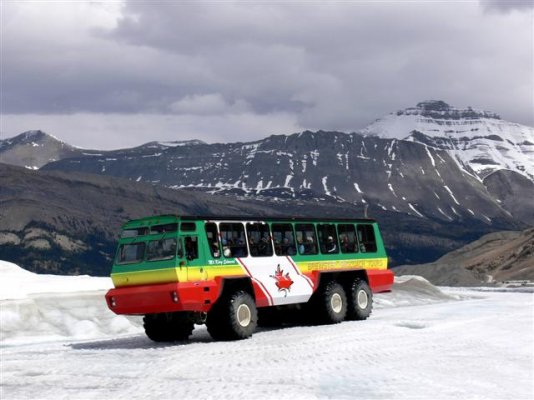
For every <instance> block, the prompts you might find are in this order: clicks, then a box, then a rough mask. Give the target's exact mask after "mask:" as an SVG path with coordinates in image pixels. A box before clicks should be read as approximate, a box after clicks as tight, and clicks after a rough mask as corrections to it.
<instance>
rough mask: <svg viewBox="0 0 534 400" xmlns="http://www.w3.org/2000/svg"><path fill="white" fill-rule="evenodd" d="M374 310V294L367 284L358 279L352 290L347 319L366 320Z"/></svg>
mask: <svg viewBox="0 0 534 400" xmlns="http://www.w3.org/2000/svg"><path fill="white" fill-rule="evenodd" d="M372 310H373V292H371V289H370V288H369V285H368V284H367V282H365V281H364V280H361V279H356V280H355V281H354V282H353V283H352V286H351V288H350V295H349V304H348V312H347V319H350V320H364V319H367V318H369V315H371V311H372Z"/></svg>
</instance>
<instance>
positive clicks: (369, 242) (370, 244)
mask: <svg viewBox="0 0 534 400" xmlns="http://www.w3.org/2000/svg"><path fill="white" fill-rule="evenodd" d="M357 232H358V242H360V251H361V252H362V253H375V252H376V239H375V231H374V230H373V225H370V224H358V228H357Z"/></svg>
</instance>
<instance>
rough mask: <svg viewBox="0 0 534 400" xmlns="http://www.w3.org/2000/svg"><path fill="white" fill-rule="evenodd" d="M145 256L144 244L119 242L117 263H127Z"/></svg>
mask: <svg viewBox="0 0 534 400" xmlns="http://www.w3.org/2000/svg"><path fill="white" fill-rule="evenodd" d="M144 256H145V244H144V243H133V244H121V245H120V246H119V251H118V253H117V260H116V262H117V264H129V263H137V262H140V261H143V257H144Z"/></svg>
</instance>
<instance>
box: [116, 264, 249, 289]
mask: <svg viewBox="0 0 534 400" xmlns="http://www.w3.org/2000/svg"><path fill="white" fill-rule="evenodd" d="M230 275H245V272H244V271H243V268H242V267H241V266H240V265H238V264H234V265H225V266H217V267H214V266H200V267H196V266H195V267H191V266H190V267H181V268H180V267H174V268H163V269H154V270H143V271H128V272H117V273H112V274H111V280H112V281H113V285H114V286H115V287H122V286H134V285H151V284H158V283H166V282H198V281H205V280H209V279H214V278H215V277H217V276H230Z"/></svg>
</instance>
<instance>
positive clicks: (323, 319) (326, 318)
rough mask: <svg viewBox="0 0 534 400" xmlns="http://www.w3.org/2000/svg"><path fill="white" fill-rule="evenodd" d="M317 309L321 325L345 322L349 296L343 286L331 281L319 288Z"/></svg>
mask: <svg viewBox="0 0 534 400" xmlns="http://www.w3.org/2000/svg"><path fill="white" fill-rule="evenodd" d="M315 307H317V317H318V322H319V323H322V324H337V323H338V322H341V321H343V320H344V319H345V316H346V315H347V296H346V294H345V290H344V289H343V286H341V285H340V284H339V283H337V282H336V281H331V282H328V283H327V284H326V285H325V286H324V287H322V288H319V292H318V293H317V297H316V304H315V305H314V308H315Z"/></svg>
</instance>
